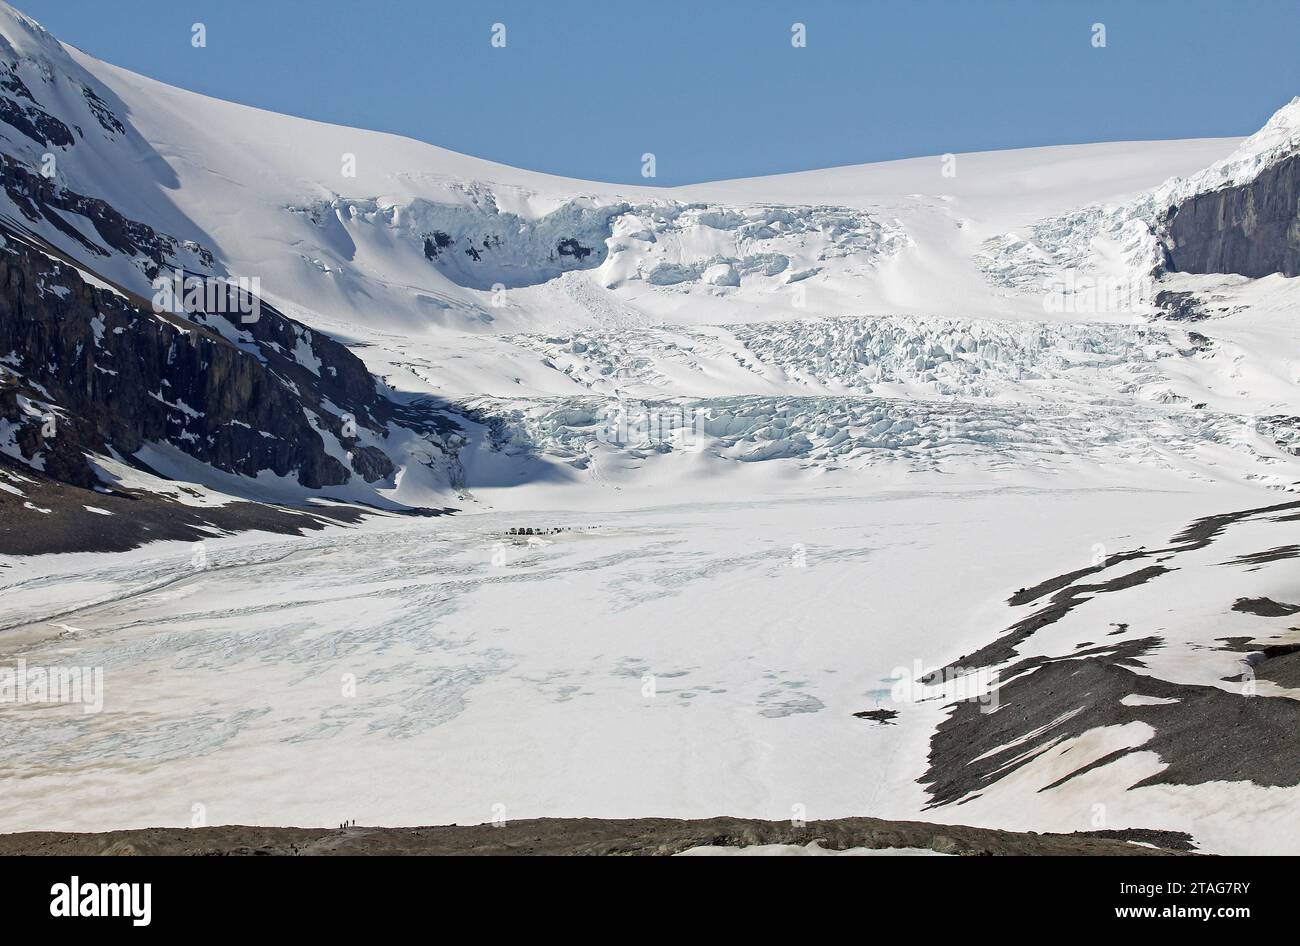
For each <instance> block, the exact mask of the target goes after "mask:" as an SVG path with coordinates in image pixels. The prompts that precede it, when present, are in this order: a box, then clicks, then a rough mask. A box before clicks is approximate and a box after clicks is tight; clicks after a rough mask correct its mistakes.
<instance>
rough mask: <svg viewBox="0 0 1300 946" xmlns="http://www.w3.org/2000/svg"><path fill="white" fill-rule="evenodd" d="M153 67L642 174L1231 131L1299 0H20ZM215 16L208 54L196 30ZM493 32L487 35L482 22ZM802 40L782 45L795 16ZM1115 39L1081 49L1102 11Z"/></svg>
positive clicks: (575, 166)
mask: <svg viewBox="0 0 1300 946" xmlns="http://www.w3.org/2000/svg"><path fill="white" fill-rule="evenodd" d="M14 5H16V6H17V7H18V8H19V9H21V10H23V11H24V12H26V13H28V14H29V15H31V16H33V17H35V18H36V19H37V20H39V21H41V22H42V23H43V24H44V25H45V26H46V27H48V28H49V29H50V30H52V31H53V32H54V33H55V34H56V35H57V36H59V38H60V39H62V40H63V41H65V42H69V43H73V44H74V45H77V46H79V47H81V48H83V49H85V50H87V51H88V52H90V53H92V54H94V55H96V56H98V57H100V58H101V59H106V60H108V61H109V62H113V63H116V64H118V65H121V66H125V67H127V68H129V69H134V70H135V71H137V72H142V73H144V74H146V75H149V76H152V77H154V78H157V79H161V80H162V81H165V82H169V83H172V84H175V85H179V86H183V87H185V88H189V89H194V90H196V91H199V92H203V93H206V94H208V95H214V96H218V97H221V98H225V99H231V100H234V101H237V102H244V103H246V104H249V105H256V106H259V107H262V108H269V109H273V110H275V111H280V112H287V113H290V114H294V115H302V116H305V117H308V118H314V119H319V120H322V121H331V122H337V123H339V124H345V125H356V126H361V127H365V128H374V129H379V130H383V131H391V132H396V133H400V134H405V135H409V136H411V137H413V138H420V139H423V140H425V141H429V142H432V143H434V144H438V145H442V146H444V147H447V148H452V149H454V150H456V151H463V152H466V153H469V154H474V155H479V156H481V157H485V158H491V159H493V160H497V161H502V162H505V163H507V164H513V165H517V166H520V167H527V168H533V169H535V170H540V171H549V172H552V173H557V174H566V175H570V176H573V177H580V178H590V179H597V180H606V181H620V182H624V181H638V182H641V183H646V182H644V181H642V180H641V177H640V171H641V161H640V159H641V155H642V154H643V153H644V152H647V151H648V152H653V153H654V154H655V155H656V159H657V170H658V177H657V180H656V181H655V183H659V184H665V185H669V184H679V183H688V182H693V181H702V180H713V179H718V178H727V177H749V176H753V175H758V174H771V173H778V172H782V171H792V170H803V169H808V168H817V167H829V166H833V165H841V164H857V163H861V162H865V161H879V160H888V159H891V158H899V157H909V156H916V155H928V154H942V153H944V152H949V151H953V152H961V151H980V150H987V149H996V148H1013V147H1026V146H1033V145H1045V144H1064V143H1075V142H1085V141H1116V140H1125V139H1145V138H1184V137H1200V136H1211V135H1243V134H1248V133H1250V132H1252V131H1254V130H1255V129H1256V128H1258V127H1259V126H1260V125H1261V124H1263V122H1264V121H1265V120H1266V119H1267V118H1268V116H1269V115H1270V114H1271V113H1272V112H1273V111H1274V110H1275V109H1276V108H1277V107H1278V106H1280V105H1282V104H1283V103H1284V102H1286V101H1289V100H1290V99H1291V98H1292V97H1293V96H1295V95H1297V94H1300V57H1297V56H1296V49H1297V48H1300V2H1297V0H1286V2H1281V0H1276V2H1275V0H1241V2H1237V3H1222V2H1219V3H1211V2H1201V0H1177V2H1175V0H1127V2H1093V0H1073V2H1068V0H1005V2H999V0H885V2H877V0H824V2H812V0H809V2H777V0H770V2H768V0H693V2H681V0H647V2H633V0H605V2H598V0H588V2H585V3H561V4H543V3H539V2H536V0H512V2H492V0H486V2H463V0H462V2H456V3H453V2H447V0H372V2H368V3H367V2H359V0H111V2H105V0H17V2H16V3H15V4H14ZM196 21H201V22H203V23H204V24H205V25H206V27H207V41H208V45H207V48H206V49H195V48H193V47H192V45H191V43H190V35H191V34H190V30H191V25H192V24H193V23H194V22H196ZM497 22H501V23H504V24H505V26H506V46H505V48H493V47H492V45H491V43H490V39H491V29H492V25H493V24H494V23H497ZM794 22H802V23H804V24H806V27H807V41H808V44H807V47H806V48H803V49H796V48H793V47H792V46H791V43H790V37H791V32H790V29H791V24H792V23H794ZM1096 22H1101V23H1104V24H1105V26H1106V41H1107V45H1106V47H1105V48H1103V49H1098V48H1094V47H1093V46H1092V43H1091V38H1092V24H1093V23H1096Z"/></svg>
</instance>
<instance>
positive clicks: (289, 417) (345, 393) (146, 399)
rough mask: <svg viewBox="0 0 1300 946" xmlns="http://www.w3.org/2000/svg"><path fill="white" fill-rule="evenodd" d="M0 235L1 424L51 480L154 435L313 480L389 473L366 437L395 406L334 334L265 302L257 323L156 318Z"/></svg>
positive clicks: (381, 430)
mask: <svg viewBox="0 0 1300 946" xmlns="http://www.w3.org/2000/svg"><path fill="white" fill-rule="evenodd" d="M3 237H4V240H5V247H4V249H3V251H0V351H3V352H5V353H6V354H7V355H9V357H8V358H7V360H6V362H5V365H4V369H3V370H2V371H0V421H7V422H8V423H7V424H6V425H4V426H5V427H7V428H8V429H9V430H10V432H11V437H12V441H11V442H12V444H13V445H14V446H16V447H17V449H18V451H19V452H20V453H21V456H22V459H23V460H24V461H25V462H27V463H28V464H29V465H32V466H33V467H35V468H36V469H38V470H41V471H42V472H44V473H45V474H46V475H47V476H49V477H52V478H54V479H56V480H58V481H61V482H65V483H69V484H72V485H76V486H83V487H84V486H89V485H92V484H93V483H94V482H95V475H94V472H93V470H92V467H91V466H90V464H89V463H88V461H87V459H86V454H87V453H90V452H94V453H100V454H107V453H109V451H110V450H113V451H116V452H117V453H118V454H119V455H120V456H122V457H125V458H130V457H131V455H132V454H134V453H135V452H136V451H138V450H139V449H140V448H141V447H143V446H145V445H146V444H148V443H161V444H169V445H171V446H173V447H175V448H176V449H178V450H180V451H182V452H183V453H186V454H188V455H190V456H192V457H194V458H195V459H197V460H200V461H202V462H204V463H207V464H210V465H211V466H213V467H215V468H217V469H219V470H223V471H226V472H229V473H236V474H242V475H245V476H255V475H257V474H258V473H259V472H260V471H270V472H272V473H274V474H276V475H278V476H285V477H294V478H296V479H297V481H298V482H299V483H300V484H301V485H302V486H304V487H307V488H309V489H319V488H321V487H327V486H336V485H340V484H343V483H346V482H348V481H349V479H350V478H351V476H352V472H353V470H355V472H357V473H359V474H360V475H361V476H362V477H363V478H364V479H365V480H366V481H367V482H375V481H378V480H381V479H384V478H386V477H388V476H390V475H391V474H392V473H393V471H394V469H395V467H394V464H393V462H392V461H391V460H390V459H389V457H388V456H387V455H386V454H385V453H384V452H383V451H382V450H380V449H379V448H377V447H373V446H361V445H360V444H359V443H358V439H357V437H358V434H359V433H361V432H362V431H363V430H367V431H369V434H370V435H371V436H372V437H380V438H382V437H386V436H387V428H386V420H387V419H388V418H389V417H390V416H391V415H392V414H393V412H394V410H395V407H394V405H392V404H391V403H389V402H388V401H387V400H386V399H384V398H383V397H381V396H380V395H379V394H378V392H377V391H376V388H375V384H374V380H373V378H372V377H371V376H370V374H369V373H368V372H367V371H366V369H365V366H364V365H363V364H362V363H361V362H360V360H359V359H357V358H356V356H355V355H353V354H352V353H351V352H349V351H348V350H347V349H346V348H345V347H344V346H342V345H341V344H339V343H338V342H336V341H334V340H333V339H330V338H328V337H326V336H324V335H321V334H320V333H317V332H313V331H311V330H310V329H307V328H306V327H304V326H302V325H299V324H298V323H296V322H293V321H291V320H290V319H288V318H286V317H285V316H283V315H282V314H280V313H279V312H277V311H276V310H275V309H274V308H273V307H271V306H270V305H268V304H265V303H263V304H262V306H261V310H260V312H259V314H258V317H257V318H256V320H255V321H250V322H248V323H245V322H243V321H242V319H241V315H240V313H238V312H229V313H195V314H192V315H190V316H189V317H181V316H178V315H171V314H159V313H156V312H154V311H153V310H152V309H151V308H149V307H147V306H146V305H145V304H143V300H139V299H138V298H128V297H126V296H123V295H120V294H118V293H115V292H113V291H111V290H108V289H101V288H96V287H93V286H91V285H90V284H88V283H87V282H86V281H85V280H83V279H82V278H81V276H80V274H79V273H78V272H77V271H76V270H74V269H73V268H72V267H70V266H67V265H65V264H63V263H62V262H60V261H59V260H57V259H54V258H51V256H50V255H49V254H48V253H46V252H43V251H42V250H41V249H40V248H38V246H36V245H32V244H30V243H27V242H22V240H23V236H22V234H20V233H19V232H18V231H15V230H12V229H10V228H8V227H5V228H3ZM223 323H224V324H223ZM232 339H233V340H232ZM322 430H328V431H329V432H330V433H332V434H333V435H334V436H335V437H337V438H338V439H339V441H340V444H341V445H342V446H343V448H344V449H345V450H348V451H349V452H350V457H349V460H350V461H351V462H353V464H354V465H353V470H349V469H348V467H347V466H346V465H345V464H344V463H343V462H341V461H340V460H339V459H338V458H337V456H336V455H334V454H337V453H338V449H337V448H335V450H334V451H333V453H331V451H330V450H327V449H326V444H325V441H324V439H323V437H322V434H321V431H322ZM0 446H3V444H0Z"/></svg>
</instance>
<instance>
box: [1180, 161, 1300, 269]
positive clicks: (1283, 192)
mask: <svg viewBox="0 0 1300 946" xmlns="http://www.w3.org/2000/svg"><path fill="white" fill-rule="evenodd" d="M1162 230H1163V232H1164V244H1165V266H1166V268H1167V269H1169V270H1172V271H1175V272H1184V273H1237V274H1239V275H1242V276H1250V277H1259V276H1267V275H1269V274H1271V273H1281V274H1282V275H1283V276H1296V275H1300V155H1295V156H1293V157H1290V158H1287V159H1286V160H1284V161H1279V162H1278V163H1277V164H1275V165H1273V166H1272V167H1269V168H1267V169H1265V170H1264V171H1262V172H1261V173H1260V174H1259V176H1258V177H1256V178H1255V179H1254V180H1253V181H1251V182H1250V183H1248V184H1243V185H1241V186H1239V187H1225V188H1221V189H1220V190H1217V191H1212V192H1211V193H1208V194H1201V195H1199V196H1197V197H1193V198H1191V199H1189V200H1187V201H1185V202H1184V203H1182V204H1181V205H1179V206H1177V207H1171V208H1170V210H1169V213H1168V214H1167V215H1166V217H1165V220H1164V223H1163V227H1162Z"/></svg>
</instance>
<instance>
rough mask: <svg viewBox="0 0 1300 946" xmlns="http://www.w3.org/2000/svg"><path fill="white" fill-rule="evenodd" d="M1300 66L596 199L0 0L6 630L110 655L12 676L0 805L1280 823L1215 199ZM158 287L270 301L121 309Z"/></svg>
mask: <svg viewBox="0 0 1300 946" xmlns="http://www.w3.org/2000/svg"><path fill="white" fill-rule="evenodd" d="M1297 102H1300V100H1296V101H1293V102H1292V103H1290V104H1288V105H1284V106H1283V107H1282V108H1281V110H1280V111H1279V112H1278V113H1277V115H1276V116H1275V117H1274V118H1273V120H1271V121H1270V122H1269V124H1268V125H1267V126H1266V127H1265V128H1264V129H1262V130H1261V131H1260V132H1259V133H1258V134H1256V135H1255V136H1252V137H1251V138H1248V139H1245V140H1244V141H1236V140H1228V139H1207V140H1189V141H1167V142H1129V143H1113V144H1099V145H1078V146H1063V147H1058V148H1039V149H1027V150H1021V151H1006V152H989V153H984V154H972V155H960V156H957V163H956V166H957V168H958V169H959V170H958V172H957V174H956V176H955V177H954V176H948V175H945V174H944V173H942V168H943V162H941V160H940V159H939V158H938V157H934V158H917V159H909V160H905V161H895V162H887V163H883V164H877V165H863V166H858V167H846V168H837V169H831V170H826V171H818V172H807V173H801V174H791V175H781V176H776V177H771V178H760V179H752V180H737V181H722V182H716V183H712V184H699V185H692V186H690V187H681V188H658V187H653V186H648V185H647V186H641V187H633V186H623V185H610V184H602V183H597V182H589V181H579V180H570V179H564V178H558V177H554V176H549V175H543V174H537V173H533V172H528V171H523V170H518V169H514V168H509V167H505V166H502V165H497V164H493V163H490V162H486V161H481V160H478V159H475V158H471V157H467V156H464V155H459V154H455V153H452V152H448V151H446V150H443V149H440V148H437V147H434V146H431V145H427V144H424V143H420V142H416V141H411V140H409V139H403V138H399V137H396V136H392V135H385V134H380V133H377V132H368V131H359V130H356V129H345V128H340V127H336V126H331V125H326V124H322V123H318V122H309V121H305V120H301V119H296V118H292V117H288V116H281V115H276V114H273V113H269V112H264V111H259V110H255V109H250V108H246V107H243V106H239V105H235V104H232V103H228V102H222V101H218V100H214V99H210V98H206V97H204V96H200V95H197V94H194V93H191V92H187V91H184V90H182V89H177V88H173V87H169V86H166V85H163V84H161V83H158V82H155V81H153V80H150V79H148V78H145V77H143V76H139V75H135V74H133V73H130V72H128V71H126V70H123V69H120V68H118V67H115V66H112V65H110V64H107V63H104V62H101V61H99V60H97V59H95V58H93V57H91V56H89V55H88V54H86V53H84V52H82V51H80V50H77V49H75V48H72V47H66V46H63V45H62V44H60V43H59V42H58V41H57V40H56V39H55V38H54V37H52V36H51V35H49V34H48V33H46V32H45V31H44V30H43V29H41V28H40V27H39V26H38V25H36V24H35V23H34V22H32V21H31V20H29V19H27V18H26V17H24V16H22V15H21V14H19V13H17V12H16V11H14V10H12V9H11V8H9V7H8V6H6V5H4V4H3V3H0V159H3V162H4V164H3V169H2V170H3V184H4V189H3V191H0V285H3V287H4V288H5V296H4V300H5V301H4V307H3V309H0V319H5V320H7V321H5V322H3V323H2V324H0V328H3V333H2V334H0V337H2V338H4V339H6V340H8V342H9V344H7V346H6V347H9V348H12V350H11V351H0V524H3V527H4V530H5V538H4V539H3V542H4V543H5V544H3V545H0V566H2V567H0V596H2V598H3V601H4V606H3V608H2V609H0V666H8V665H10V664H14V663H15V662H16V661H18V660H22V661H24V662H25V664H26V665H30V666H55V665H59V664H76V665H78V666H87V667H99V668H101V669H102V670H103V672H104V680H105V691H104V696H105V699H104V704H103V707H102V711H99V712H83V708H82V707H78V706H61V705H41V706H17V707H11V706H3V707H0V709H2V710H3V711H2V712H0V741H3V743H4V744H6V745H21V746H23V747H24V752H23V753H22V754H21V755H13V754H11V755H7V756H5V757H4V758H3V759H0V779H3V783H4V789H5V790H4V792H3V799H4V800H3V801H0V830H2V831H17V830H28V829H37V828H55V829H78V830H105V829H109V828H118V827H130V826H142V825H183V824H190V823H193V819H195V818H197V817H202V818H205V819H207V820H208V822H209V823H226V824H234V823H241V824H265V825H271V824H286V823H294V824H321V825H329V824H337V823H339V822H341V821H344V820H346V819H349V818H358V819H362V820H364V821H365V822H366V823H369V824H388V825H410V824H436V823H442V822H457V823H477V822H482V821H487V820H490V819H494V818H497V817H504V818H510V819H516V818H529V817H544V816H575V817H576V816H589V817H640V816H651V815H655V816H671V817H704V816H711V815H719V814H728V815H736V816H744V817H764V818H772V819H785V818H790V817H791V815H792V812H802V813H803V814H802V815H800V816H801V817H808V818H837V817H847V816H851V815H873V816H879V817H888V818H904V819H907V818H910V819H925V820H932V821H940V822H949V823H964V824H979V825H984V826H989V827H1015V828H1017V829H1025V830H1035V831H1076V830H1077V831H1119V832H1123V831H1126V830H1130V829H1133V830H1136V829H1159V830H1162V831H1171V832H1182V833H1185V834H1187V835H1188V836H1189V838H1190V840H1191V842H1192V843H1195V844H1197V845H1199V846H1200V847H1201V848H1202V849H1204V850H1209V851H1242V852H1264V851H1269V852H1286V853H1295V852H1296V849H1297V841H1296V839H1295V837H1294V833H1293V832H1289V831H1287V830H1282V829H1283V828H1285V827H1286V826H1288V825H1289V824H1291V823H1292V822H1293V821H1294V816H1295V814H1296V812H1297V810H1300V764H1298V763H1297V762H1296V760H1297V759H1300V745H1297V743H1296V736H1295V733H1296V731H1297V730H1296V729H1295V727H1294V725H1293V724H1294V723H1295V722H1296V720H1295V709H1294V708H1295V707H1296V706H1300V702H1297V701H1300V678H1297V676H1296V674H1295V670H1294V667H1293V662H1292V661H1293V657H1294V655H1295V654H1296V652H1297V650H1300V637H1298V636H1297V635H1298V634H1300V632H1298V631H1297V629H1296V628H1295V627H1294V624H1295V623H1296V619H1295V617H1294V615H1295V614H1296V613H1300V587H1297V584H1296V581H1295V571H1294V559H1295V558H1296V557H1297V551H1296V550H1297V542H1296V538H1295V529H1296V524H1297V522H1300V511H1298V509H1300V507H1298V506H1297V503H1300V496H1297V495H1296V494H1297V492H1298V491H1300V397H1298V396H1297V383H1298V382H1300V345H1297V341H1298V340H1300V326H1298V325H1297V322H1296V319H1295V312H1296V311H1297V305H1298V304H1300V296H1298V295H1297V289H1296V288H1295V287H1296V285H1298V284H1300V283H1297V280H1296V279H1294V278H1291V277H1290V276H1288V275H1287V272H1285V271H1284V270H1285V269H1286V266H1285V265H1284V264H1285V261H1286V259H1289V257H1286V256H1285V254H1281V255H1279V256H1278V257H1277V259H1274V257H1273V256H1270V255H1269V254H1267V253H1264V254H1252V253H1250V252H1248V251H1249V248H1250V247H1249V243H1250V241H1251V240H1252V239H1257V238H1258V237H1256V234H1257V233H1259V232H1264V231H1261V230H1257V229H1252V227H1253V226H1254V224H1253V221H1254V220H1255V219H1256V218H1255V217H1252V216H1251V215H1249V214H1245V215H1244V216H1240V219H1238V217H1234V216H1233V214H1231V213H1228V212H1227V210H1229V209H1235V208H1239V207H1244V206H1252V207H1253V206H1256V204H1255V203H1252V202H1253V201H1258V202H1259V203H1258V206H1260V207H1268V208H1269V211H1268V212H1269V214H1272V215H1273V216H1269V217H1268V220H1267V221H1266V222H1267V224H1268V226H1269V227H1273V228H1274V230H1276V228H1277V227H1278V226H1279V220H1278V219H1274V217H1277V216H1278V214H1281V215H1282V216H1285V213H1284V212H1283V211H1284V210H1285V208H1283V209H1282V210H1278V209H1277V208H1278V206H1280V204H1281V203H1283V202H1282V201H1278V200H1272V199H1271V198H1272V197H1273V196H1276V195H1274V194H1273V192H1274V191H1276V190H1278V188H1282V189H1283V190H1285V188H1286V187H1289V186H1290V185H1289V183H1288V182H1289V181H1290V180H1291V178H1290V177H1289V176H1288V175H1287V174H1283V173H1282V172H1281V171H1280V170H1279V169H1282V168H1284V167H1290V165H1289V164H1288V162H1291V161H1292V160H1294V159H1295V158H1296V154H1297V150H1300V139H1298V138H1297V137H1296V134H1295V131H1294V129H1295V123H1296V115H1297V108H1298V106H1297ZM47 156H52V157H53V162H52V163H51V162H50V160H49V158H48V157H47ZM47 170H48V171H49V173H46V171H47ZM1288 173H1289V172H1288ZM1275 178H1276V179H1277V181H1278V182H1279V183H1276V184H1275V183H1274V180H1275ZM1287 193H1288V194H1289V193H1290V192H1289V191H1287ZM1198 201H1202V202H1203V203H1196V202H1198ZM1180 208H1183V209H1185V210H1186V211H1187V213H1188V215H1187V216H1184V217H1183V221H1184V222H1183V223H1177V221H1178V214H1179V213H1181V212H1182V210H1180ZM1215 208H1226V209H1225V211H1224V213H1223V214H1218V213H1217V211H1215ZM1292 209H1294V208H1292ZM1212 211H1213V212H1212ZM1211 217H1213V218H1215V219H1218V218H1219V217H1222V218H1223V220H1224V221H1225V223H1224V225H1223V227H1221V228H1217V224H1215V225H1214V226H1211V225H1210V224H1209V223H1206V222H1205V221H1206V220H1208V219H1209V218H1211ZM1193 219H1195V220H1196V221H1198V222H1197V224H1196V226H1195V227H1194V228H1191V229H1186V228H1189V227H1191V226H1192V225H1191V224H1189V223H1187V222H1186V221H1189V220H1193ZM1283 222H1285V221H1283ZM1266 229H1267V228H1266ZM1268 232H1273V231H1268ZM1180 240H1181V241H1183V242H1182V243H1181V244H1180V243H1179V241H1180ZM1198 241H1199V242H1198ZM1243 241H1244V242H1243ZM1180 246H1181V247H1182V249H1181V250H1180ZM1193 246H1195V247H1196V251H1195V253H1194V254H1192V255H1193V256H1194V257H1195V260H1196V261H1197V262H1196V264H1195V265H1192V264H1188V265H1180V252H1183V251H1184V250H1188V248H1189V247H1193ZM1224 247H1228V249H1224ZM1243 247H1244V248H1245V251H1246V252H1245V258H1248V259H1249V260H1250V261H1251V263H1252V265H1253V264H1254V263H1255V262H1258V261H1259V260H1265V261H1268V266H1269V267H1271V268H1270V270H1269V272H1267V273H1262V274H1261V273H1255V272H1253V271H1252V272H1250V273H1247V272H1238V271H1236V269H1234V268H1233V266H1232V263H1233V261H1234V260H1239V259H1241V258H1243V256H1242V252H1243V250H1242V248H1243ZM1188 251H1189V252H1190V250H1188ZM1182 258H1183V259H1186V258H1188V257H1186V256H1184V257H1182ZM1206 261H1213V262H1214V264H1215V265H1214V266H1211V265H1202V264H1203V263H1205V262H1206ZM1220 263H1223V264H1224V265H1219V264H1220ZM1216 266H1217V268H1215V267H1216ZM1241 268H1242V267H1237V269H1241ZM177 273H179V274H180V275H181V276H182V277H184V276H190V277H199V278H203V279H209V278H211V279H219V280H239V279H252V278H255V279H256V285H257V287H258V288H257V297H256V298H257V301H258V303H259V306H260V309H259V311H260V312H261V315H260V316H259V317H258V318H257V320H255V321H250V322H243V321H241V318H240V314H239V313H234V314H225V315H218V314H214V313H209V312H194V311H186V310H184V309H182V308H177V309H174V310H165V311H159V310H158V308H157V307H156V306H153V305H151V299H152V297H153V296H154V293H155V291H156V280H157V279H158V278H159V277H160V276H163V277H166V276H168V274H177ZM223 284H224V283H223ZM246 284H247V283H239V285H246ZM47 327H48V331H47V330H46V329H47ZM131 332H134V333H135V334H130V333H131ZM56 380H57V381H58V383H55V381H56ZM124 405H128V406H130V405H134V406H131V409H130V410H128V409H127V408H126V407H124ZM142 417H144V418H145V419H144V420H141V418H142ZM1071 681H1073V682H1071ZM1234 727H1235V728H1234ZM1252 740H1258V743H1259V744H1260V745H1264V746H1267V747H1268V751H1269V753H1270V756H1269V757H1270V758H1273V759H1276V760H1279V761H1277V763H1276V764H1269V765H1263V764H1260V763H1259V762H1258V760H1257V759H1256V760H1252V759H1251V758H1248V757H1247V756H1248V754H1243V753H1241V752H1237V751H1236V749H1235V748H1234V747H1235V746H1236V745H1237V741H1240V742H1241V743H1243V744H1251V743H1252ZM1225 747H1226V748H1225ZM1224 760H1229V761H1230V762H1232V765H1229V764H1228V762H1225V761H1224ZM1233 765H1235V766H1236V768H1233ZM232 772H238V773H240V774H241V777H240V778H238V779H232V778H231V773H232ZM196 813H199V814H196Z"/></svg>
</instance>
